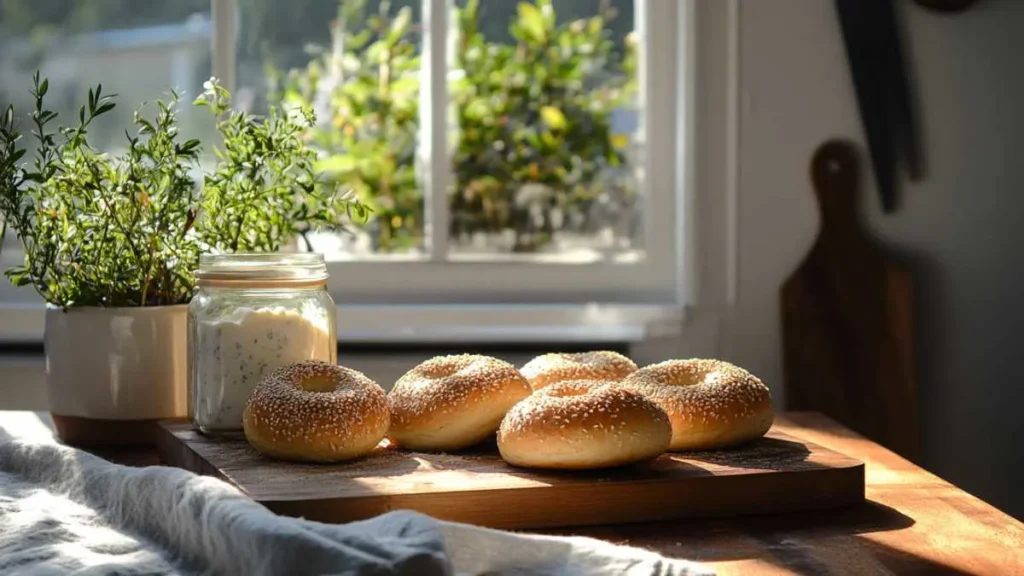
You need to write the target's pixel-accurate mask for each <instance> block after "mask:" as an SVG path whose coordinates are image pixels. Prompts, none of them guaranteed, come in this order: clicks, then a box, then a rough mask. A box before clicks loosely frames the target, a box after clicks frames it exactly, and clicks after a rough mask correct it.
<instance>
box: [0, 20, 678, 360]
mask: <svg viewBox="0 0 1024 576" xmlns="http://www.w3.org/2000/svg"><path fill="white" fill-rule="evenodd" d="M688 5H689V3H682V4H680V3H676V2H668V1H663V0H551V1H550V2H547V1H545V0H524V1H523V2H487V1H482V0H481V1H473V0H391V1H390V2H389V1H387V0H347V1H340V0H295V1H292V2H278V1H275V0H182V1H178V2H156V3H148V2H132V1H131V0H107V1H104V2H73V1H71V0H31V1H29V0H13V1H11V2H5V3H3V5H2V6H0V34H2V36H0V38H3V39H2V40H0V101H8V100H13V101H14V102H15V103H16V105H17V106H19V107H20V108H22V109H24V108H25V105H24V103H22V102H20V101H19V100H18V98H25V97H27V95H23V94H15V93H14V92H13V91H12V90H11V87H23V86H26V82H27V79H28V78H29V77H30V75H31V71H33V70H35V69H36V68H39V69H41V70H42V72H43V74H44V75H48V76H50V77H51V86H54V87H58V86H59V87H61V88H62V89H65V90H67V91H68V93H69V94H68V96H67V98H68V102H72V101H77V99H76V100H71V98H72V95H74V96H75V97H77V96H79V95H80V94H81V92H82V91H83V90H84V87H85V86H86V85H89V84H94V83H96V82H98V81H101V82H103V84H104V88H105V91H106V92H117V93H118V94H119V102H120V103H121V107H122V108H123V110H122V111H121V112H122V114H126V113H128V112H129V111H130V110H131V108H132V107H133V103H137V102H141V101H143V100H146V99H148V98H150V99H151V98H153V97H155V96H159V95H161V94H163V93H164V91H165V90H166V89H167V88H168V87H172V86H173V87H177V88H178V89H181V90H184V91H185V92H186V100H190V99H191V98H192V97H193V96H194V95H195V94H197V93H198V92H199V91H200V90H201V88H200V86H201V84H202V82H203V80H205V79H206V78H208V77H209V76H210V75H215V76H217V77H219V78H221V79H222V83H223V84H225V85H226V86H227V87H228V88H229V89H230V90H231V91H232V93H233V95H234V98H235V105H236V106H241V107H246V108H248V109H250V110H256V111H258V110H259V109H260V108H261V107H265V106H266V105H267V104H268V103H271V102H274V103H277V102H284V103H289V104H291V103H294V104H303V105H311V106H313V107H314V109H315V110H316V112H317V115H318V119H319V123H318V126H316V127H315V128H314V129H313V130H312V131H311V133H310V138H311V139H312V141H313V142H315V143H316V146H317V148H318V150H319V151H320V152H321V154H322V165H321V168H322V170H323V173H324V175H325V177H328V178H332V179H336V180H337V181H338V182H340V183H341V184H343V185H344V186H346V187H350V188H353V189H355V190H356V191H357V192H358V193H359V195H360V197H361V198H362V199H363V200H364V201H366V202H367V203H368V204H370V205H371V206H372V207H373V209H374V213H373V216H372V217H371V220H370V221H369V222H368V223H367V224H366V225H365V226H361V227H359V229H358V231H357V233H356V234H355V235H353V236H342V235H328V234H322V235H315V236H313V237H312V238H310V239H309V241H310V243H311V244H312V246H313V248H314V249H316V250H318V251H322V252H324V253H325V254H326V255H327V256H328V259H329V260H330V262H331V264H330V266H331V290H332V292H333V293H334V296H335V300H336V301H337V302H338V304H339V306H340V308H341V309H342V312H341V313H342V314H345V316H343V317H342V319H341V322H340V323H339V326H340V328H341V330H342V333H343V334H346V327H350V328H351V330H349V331H348V332H347V334H348V335H349V337H351V338H354V339H358V338H364V339H378V338H379V339H384V338H390V339H394V338H401V339H429V338H430V337H431V336H430V334H428V333H427V332H430V331H435V332H438V331H439V332H443V331H444V327H445V326H452V325H458V326H461V327H462V328H463V330H462V331H461V332H460V334H473V336H467V337H468V338H472V339H475V338H481V337H488V336H487V335H486V334H484V332H494V331H495V330H497V331H501V330H504V335H503V336H501V337H503V338H505V339H529V338H535V337H537V336H535V335H536V333H537V331H538V330H541V329H544V328H548V329H551V330H552V337H569V338H578V339H585V338H586V337H588V336H589V337H594V338H597V339H602V338H608V339H614V338H613V335H614V334H618V335H620V336H622V337H625V338H632V337H636V336H637V335H636V326H639V325H641V324H643V323H645V322H649V321H652V320H655V319H662V320H667V319H672V318H675V319H678V311H679V309H680V306H681V304H682V301H681V293H682V288H681V285H682V254H683V246H682V238H683V235H682V233H681V229H680V228H681V226H682V218H681V217H680V215H679V212H680V209H681V207H682V205H683V202H682V193H681V192H682V191H681V189H680V188H681V187H680V185H679V184H678V183H679V182H681V181H682V180H681V179H680V177H679V171H680V170H682V168H683V167H682V166H681V165H679V163H678V162H677V160H676V158H677V150H678V145H679V143H678V142H677V140H678V138H677V135H678V134H679V126H680V123H681V121H682V120H683V118H682V115H683V112H684V108H685V107H684V106H682V105H681V104H680V99H681V97H682V95H681V94H680V91H679V89H678V86H677V79H679V78H683V79H686V78H687V77H686V75H685V74H684V75H682V76H680V74H681V72H680V70H679V67H680V66H679V64H680V59H679V58H678V52H679V47H680V45H681V43H680V41H679V39H680V36H681V35H683V34H684V33H685V30H684V28H685V27H684V25H683V23H684V22H685V20H686V19H685V16H686V14H685V12H687V11H688V10H689V8H688ZM185 108H187V107H185ZM61 111H62V112H63V110H61ZM183 120H184V121H185V123H186V127H187V128H188V129H190V130H195V131H196V133H197V134H199V135H201V136H206V134H205V133H203V130H207V129H208V128H207V127H205V126H204V125H203V123H202V122H199V121H196V122H194V123H193V122H189V120H190V119H189V118H186V117H184V114H183ZM123 121H124V119H122V122H123ZM108 124H109V125H110V128H109V130H110V133H109V139H105V140H104V142H105V143H107V142H108V143H109V145H110V146H116V142H117V137H118V135H119V133H120V132H119V128H118V126H117V122H116V121H114V122H108ZM105 138H106V137H105ZM8 243H9V244H10V240H8ZM10 248H12V247H11V246H8V249H5V251H4V255H3V258H2V259H0V260H3V261H4V262H0V264H5V263H6V262H9V261H10V258H12V257H13V256H12V254H13V251H12V250H11V249H10ZM5 302H6V303H7V308H8V309H10V303H11V302H22V303H32V302H34V301H33V295H32V294H26V293H25V292H24V291H15V290H14V289H12V288H11V287H10V286H9V285H6V283H5V286H4V287H3V288H0V306H4V303H5ZM35 305H36V306H38V303H35ZM467 308H472V309H473V310H474V314H475V316H474V318H473V319H472V320H467V319H466V317H464V316H463V317H461V318H457V319H455V320H452V318H455V317H456V316H454V315H457V314H458V311H459V310H465V309H467ZM666 314H668V316H666ZM11 317H13V316H11ZM417 318H418V319H419V320H416V319H417ZM634 320H635V321H634ZM417 326H420V327H419V328H418V327H417ZM472 326H476V327H477V329H475V330H474V329H470V328H471V327H472ZM502 326H503V327H504V328H500V327H502ZM566 326H580V327H582V329H581V331H580V332H579V333H578V334H576V336H573V335H572V333H573V331H572V330H569V331H566V330H565V328H566ZM622 326H626V329H623V330H619V328H621V327H622ZM595 327H598V328H595ZM600 327H605V328H607V334H605V333H604V332H602V330H604V328H600ZM630 327H631V328H630ZM555 328H558V330H555ZM25 330H27V331H28V332H31V333H34V332H33V331H34V330H35V328H26V329H25ZM3 332H4V327H3V326H0V335H2V333H3ZM556 332H557V333H556ZM603 334H604V335H603ZM389 335H390V336H389ZM559 335H562V336H559ZM456 337H457V336H456V335H454V334H449V335H448V336H447V338H448V339H449V340H451V339H453V338H456ZM495 337H498V336H495Z"/></svg>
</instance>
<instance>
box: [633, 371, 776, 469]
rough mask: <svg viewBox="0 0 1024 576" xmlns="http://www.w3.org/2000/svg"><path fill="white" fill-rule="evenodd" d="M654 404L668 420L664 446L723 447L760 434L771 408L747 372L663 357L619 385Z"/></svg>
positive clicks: (763, 389) (765, 394)
mask: <svg viewBox="0 0 1024 576" xmlns="http://www.w3.org/2000/svg"><path fill="white" fill-rule="evenodd" d="M619 385H620V386H622V387H623V388H626V389H629V390H635V391H637V392H640V393H642V394H644V395H645V396H647V397H648V398H650V399H651V400H653V401H654V402H656V403H657V404H658V405H659V406H661V408H662V409H663V410H665V412H666V413H667V414H668V416H669V419H671V421H672V444H671V446H670V447H669V450H708V449H713V448H725V447H729V446H735V445H737V444H742V443H744V442H749V441H751V440H754V439H757V438H760V437H761V436H764V434H765V433H766V432H768V429H769V428H771V426H772V421H773V419H774V410H773V408H772V398H771V392H770V391H769V389H768V387H767V386H765V385H764V383H763V382H761V380H760V379H758V378H757V377H756V376H754V375H753V374H751V373H749V372H747V371H746V370H744V369H742V368H740V367H738V366H735V365H733V364H730V363H728V362H723V361H721V360H711V359H702V358H696V359H690V360H668V361H666V362H660V363H658V364H652V365H650V366H646V367H644V368H641V369H640V370H637V371H636V372H634V373H633V374H631V375H630V376H629V377H627V378H626V379H624V380H623V381H622V382H620V383H619Z"/></svg>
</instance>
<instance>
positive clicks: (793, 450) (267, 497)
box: [157, 421, 864, 529]
mask: <svg viewBox="0 0 1024 576" xmlns="http://www.w3.org/2000/svg"><path fill="white" fill-rule="evenodd" d="M160 428H161V434H160V436H159V442H158V444H157V446H158V447H159V451H160V458H161V460H162V461H163V462H165V463H166V464H168V465H171V466H178V467H181V468H185V469H187V470H191V471H193V472H197V473H200V474H206V475H211V476H216V477H218V478H221V479H222V480H226V481H227V482H230V483H232V484H234V485H235V486H237V487H238V488H239V489H241V490H242V491H243V492H245V493H246V494H248V495H249V497H251V498H252V499H253V500H255V501H256V502H259V503H260V504H263V505H264V506H266V507H267V508H269V509H270V510H272V511H274V512H276V513H278V514H283V515H286V516H300V517H304V518H307V519H310V520H319V521H322V522H349V521H354V520H362V519H365V518H370V517H373V516H376V515H378V514H383V513H385V512H389V511H391V510H398V509H407V510H416V511H418V512H422V513H424V514H429V515H431V516H434V517H436V518H440V519H442V520H452V521H458V522H468V523H472V524H477V525H482V526H490V527H494V528H512V529H515V528H545V527H555V526H580V525H592V524H620V523H628V522H644V521H650V520H666V519H673V518H699V517H720V516H735V515H742V514H774V513H781V512H791V511H798V510H825V509H831V508H838V507H843V506H848V505H853V504H857V503H860V502H863V501H864V464H863V463H862V462H860V461H858V460H854V459H852V458H849V457H847V456H844V455H842V454H839V453H836V452H833V451H831V450H828V449H827V448H824V447H822V446H818V445H816V444H812V443H809V442H805V441H803V440H801V439H799V438H797V437H795V436H792V435H789V434H787V433H786V428H787V425H786V423H785V422H784V421H780V422H776V426H775V427H774V428H773V430H772V431H771V432H770V433H769V436H768V437H767V438H762V439H761V440H758V441H756V442H753V443H751V444H748V445H747V446H744V447H740V448H736V449H732V450H718V451H713V452H693V453H686V454H665V455H662V456H660V457H659V458H657V459H656V460H653V461H651V462H648V463H644V464H641V465H636V466H628V467H622V468H615V469H609V470H594V471H581V472H545V471H540V470H526V469H523V468H515V467H512V466H509V465H508V464H506V463H505V461H504V460H502V459H501V456H499V455H498V452H497V447H496V446H495V445H494V443H493V442H492V443H491V445H489V446H487V445H484V446H481V447H478V448H476V449H474V450H471V451H466V452H460V453H452V454H426V453H417V452H405V451H401V450H393V449H389V448H388V447H387V446H386V445H383V444H382V446H381V447H379V448H378V449H377V450H376V451H375V452H374V453H372V454H370V455H369V456H367V457H365V458H361V459H359V460H355V461H352V462H347V463H339V464H329V465H328V464H300V463H292V462H282V461H277V460H270V459H268V458H264V457H262V456H260V455H259V454H258V453H257V452H256V451H255V450H254V449H253V448H252V447H251V446H249V443H248V442H246V441H245V439H217V438H208V437H205V436H203V435H201V434H199V433H197V432H195V431H194V430H193V429H192V427H191V426H190V425H189V424H188V423H185V422H166V423H162V424H161V426H160Z"/></svg>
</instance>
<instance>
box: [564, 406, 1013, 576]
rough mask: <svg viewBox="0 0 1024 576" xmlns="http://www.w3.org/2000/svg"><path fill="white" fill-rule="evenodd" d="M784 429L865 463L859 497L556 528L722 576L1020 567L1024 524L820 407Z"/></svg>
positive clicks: (784, 422)
mask: <svg viewBox="0 0 1024 576" xmlns="http://www.w3.org/2000/svg"><path fill="white" fill-rule="evenodd" d="M778 429H780V430H783V431H785V432H786V433H788V434H790V435H792V436H795V437H799V438H803V439H806V440H808V441H811V442H814V443H817V444H820V445H822V446H825V447H828V448H830V449H833V450H837V451H841V452H843V453H845V454H848V455H850V456H852V457H855V458H858V459H860V460H862V461H863V462H864V463H865V467H866V471H867V477H866V484H867V499H866V501H865V502H864V504H862V505H860V506H855V507H851V508H846V509H843V510H835V511H831V512H827V513H816V512H812V513H796V514H784V515H778V516H762V517H745V518H735V519H727V520H717V519H716V520H701V521H688V522H654V523H648V524H636V525H631V526H605V527H589V528H585V529H575V530H572V531H565V530H562V531H558V532H551V533H558V534H575V535H580V536H590V537H594V538H600V539H603V540H607V541H610V542H616V543H620V544H631V545H633V546H641V547H644V548H648V549H651V550H656V551H658V552H661V553H663V554H666V555H669V556H672V557H676V558H688V559H692V560H698V561H701V562H705V563H707V564H709V565H710V566H712V567H713V568H714V569H715V570H716V571H717V573H718V574H720V575H723V576H728V575H730V574H736V575H740V574H742V575H747V574H750V575H761V574H821V575H829V576H831V575H836V576H839V575H846V574H886V575H888V574H897V575H900V574H977V575H997V574H998V575H1011V574H1013V575H1018V574H1024V524H1021V522H1019V521H1017V520H1016V519H1014V518H1012V517H1010V516H1008V515H1007V514H1005V513H1003V512H1001V511H999V510H998V509H996V508H994V507H993V506H991V505H989V504H987V503H985V502H983V501H981V500H980V499H978V498H976V497H974V496H972V495H970V494H968V493H967V492H964V491H963V490H960V489H959V488H957V487H956V486H953V485H952V484H950V483H948V482H946V481H944V480H942V479H941V478H939V477H937V476H935V475H934V474H931V473H930V472H927V471H925V470H923V469H921V468H919V467H917V466H915V465H914V464H912V463H911V462H909V461H908V460H906V459H904V458H902V457H900V456H898V455H896V454H895V453H893V452H891V451H890V450H887V449H885V448H883V447H882V446H879V445H878V444H876V443H874V442H871V441H870V440H867V439H865V438H864V437H863V436H861V435H859V434H856V433H854V432H852V431H851V430H849V429H848V428H845V427H843V426H841V425H839V424H837V423H836V422H835V421H834V420H831V419H829V418H827V417H825V416H823V415H821V414H819V413H810V412H808V413H799V412H790V413H786V415H785V417H784V418H781V419H780V421H779V423H778Z"/></svg>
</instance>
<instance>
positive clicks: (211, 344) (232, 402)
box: [193, 306, 336, 431]
mask: <svg viewBox="0 0 1024 576" xmlns="http://www.w3.org/2000/svg"><path fill="white" fill-rule="evenodd" d="M193 334H194V336H195V337H196V338H197V342H196V347H195V349H194V350H195V353H196V354H197V355H199V356H200V358H198V359H197V362H195V367H196V370H197V372H196V373H195V374H194V375H193V376H194V377H195V378H197V379H198V380H199V381H200V382H204V383H208V384H212V383H217V384H219V385H214V386H208V387H207V390H208V391H209V392H208V393H206V394H202V395H199V397H198V398H196V399H195V402H196V406H195V411H194V415H193V416H194V420H195V421H196V422H197V423H199V424H200V426H201V428H202V429H204V430H211V431H212V430H222V431H231V430H241V428H242V412H243V411H244V410H245V404H246V402H247V401H248V400H249V396H250V395H252V391H253V389H254V388H255V387H256V384H257V383H258V382H259V381H260V379H261V378H262V377H263V376H264V375H265V374H268V373H269V372H271V371H273V370H275V369H277V368H279V367H281V366H284V365H286V364H291V363H293V362H301V361H303V360H323V361H325V362H330V361H332V352H333V351H334V348H335V346H336V344H335V342H334V341H333V338H332V334H331V329H330V324H329V320H328V319H327V318H326V317H325V316H324V314H323V313H322V311H320V310H318V309H316V308H312V309H303V310H296V309H295V308H286V307H284V306H270V307H261V308H252V307H244V306H242V307H238V308H236V309H234V310H233V311H231V312H230V313H228V314H224V315H220V316H216V317H213V318H205V319H203V320H201V321H199V322H198V324H197V326H196V327H195V330H194V332H193Z"/></svg>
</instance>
